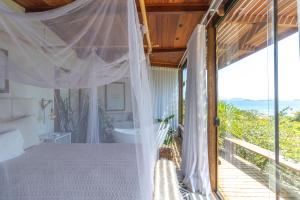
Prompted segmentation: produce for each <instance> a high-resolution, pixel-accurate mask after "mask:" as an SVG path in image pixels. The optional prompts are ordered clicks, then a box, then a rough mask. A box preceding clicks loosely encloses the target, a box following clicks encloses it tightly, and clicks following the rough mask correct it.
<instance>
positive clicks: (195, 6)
mask: <svg viewBox="0 0 300 200" xmlns="http://www.w3.org/2000/svg"><path fill="white" fill-rule="evenodd" d="M14 1H16V0H14ZM67 1H68V2H72V1H73V0H67ZM65 4H67V2H66V3H65ZM59 6H61V5H54V4H47V5H45V6H43V7H35V8H26V11H27V12H42V11H47V10H51V9H54V8H57V7H59ZM145 6H146V12H147V13H153V12H154V13H166V12H167V13H169V12H206V11H207V10H208V9H209V5H208V4H204V3H193V2H190V3H151V4H146V5H145ZM137 9H138V11H139V12H141V9H140V6H139V5H138V4H137Z"/></svg>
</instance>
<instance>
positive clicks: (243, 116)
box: [218, 102, 300, 169]
mask: <svg viewBox="0 0 300 200" xmlns="http://www.w3.org/2000/svg"><path fill="white" fill-rule="evenodd" d="M288 110H289V108H285V109H283V110H282V111H281V112H280V113H279V116H280V127H279V128H280V150H281V152H280V153H281V155H282V156H283V157H284V158H286V159H289V160H293V161H296V162H300V112H297V113H295V115H294V116H288V115H287V111H288ZM218 115H219V118H220V120H221V124H220V127H219V134H220V137H219V146H220V148H224V141H223V138H224V137H234V138H238V139H241V140H244V141H246V142H249V143H251V144H255V145H257V146H260V147H262V148H265V149H268V150H270V151H274V117H271V116H265V115H263V114H261V113H258V112H257V111H244V110H240V109H238V108H236V107H234V106H233V105H230V104H226V103H224V102H219V105H218ZM237 154H238V155H239V156H240V157H242V158H244V159H246V160H248V161H250V162H251V163H254V164H256V165H257V166H258V167H260V168H261V169H265V167H266V165H267V160H266V159H265V158H263V157H261V156H258V155H256V154H253V153H251V152H249V151H247V150H245V149H242V148H237Z"/></svg>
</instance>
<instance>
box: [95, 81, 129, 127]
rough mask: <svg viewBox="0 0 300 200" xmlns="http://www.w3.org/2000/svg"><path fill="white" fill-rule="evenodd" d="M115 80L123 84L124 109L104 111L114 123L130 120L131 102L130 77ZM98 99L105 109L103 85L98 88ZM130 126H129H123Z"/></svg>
mask: <svg viewBox="0 0 300 200" xmlns="http://www.w3.org/2000/svg"><path fill="white" fill-rule="evenodd" d="M116 82H121V83H124V84H125V110H124V111H105V112H106V113H107V114H108V115H109V116H110V117H111V118H113V120H114V123H120V122H124V121H132V102H131V85H130V79H128V78H127V79H125V78H124V79H121V80H119V81H116ZM98 99H99V103H100V106H101V107H102V108H103V109H105V86H101V87H99V88H98ZM125 128H130V127H125Z"/></svg>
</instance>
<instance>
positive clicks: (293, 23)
mask: <svg viewBox="0 0 300 200" xmlns="http://www.w3.org/2000/svg"><path fill="white" fill-rule="evenodd" d="M278 8H279V9H278V37H279V42H278V102H279V113H278V118H279V124H278V130H279V135H278V144H279V165H278V172H279V173H278V174H279V177H278V183H279V184H278V185H279V188H278V189H279V190H280V196H281V198H284V199H300V90H299V86H300V79H299V77H300V62H299V55H300V52H299V32H298V26H297V17H295V16H297V1H296V0H291V1H288V2H286V1H279V4H278Z"/></svg>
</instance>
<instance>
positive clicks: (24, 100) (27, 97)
mask: <svg viewBox="0 0 300 200" xmlns="http://www.w3.org/2000/svg"><path fill="white" fill-rule="evenodd" d="M9 90H10V91H9V93H0V121H8V120H13V119H15V118H18V117H21V116H27V115H33V116H34V118H35V119H36V126H35V127H34V130H36V134H38V135H40V134H43V133H48V132H52V131H53V129H54V122H53V120H50V119H49V114H50V109H51V106H52V104H51V105H49V106H48V107H47V108H46V109H45V121H44V112H43V110H42V109H41V106H40V101H41V99H42V98H44V99H47V100H53V90H50V89H44V88H37V87H33V86H28V85H23V84H19V83H15V82H10V87H9Z"/></svg>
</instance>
